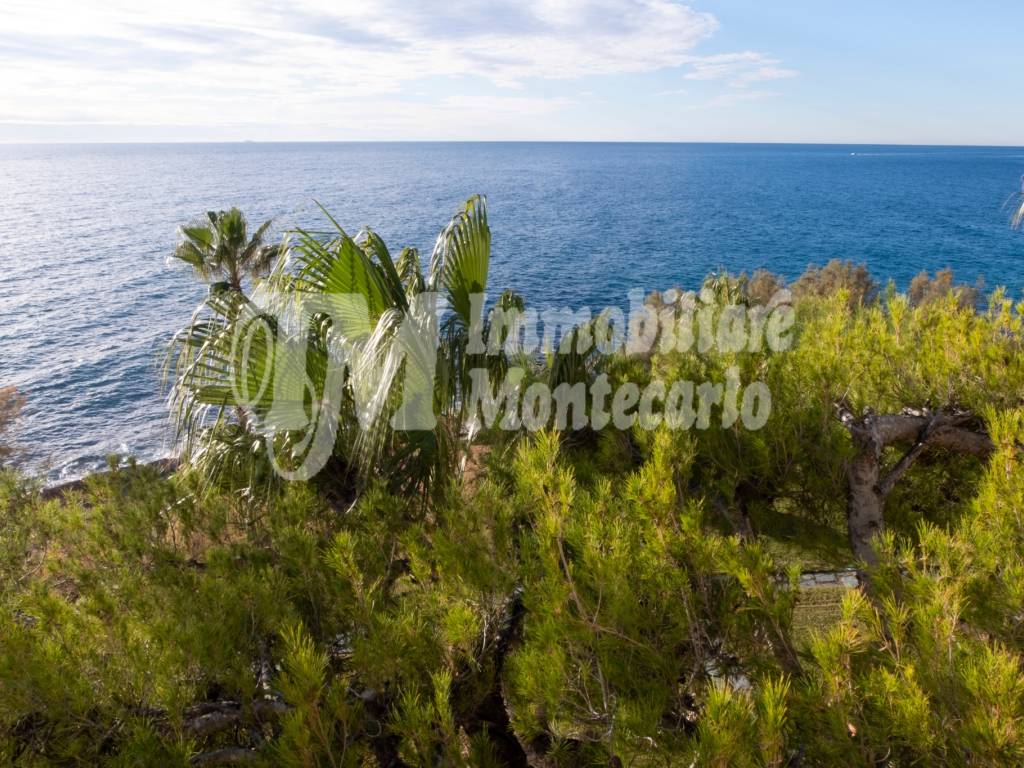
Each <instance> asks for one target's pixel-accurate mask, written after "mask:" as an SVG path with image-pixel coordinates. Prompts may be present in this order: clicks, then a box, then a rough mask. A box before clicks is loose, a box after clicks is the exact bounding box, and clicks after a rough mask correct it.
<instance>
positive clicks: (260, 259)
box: [173, 208, 281, 291]
mask: <svg viewBox="0 0 1024 768" xmlns="http://www.w3.org/2000/svg"><path fill="white" fill-rule="evenodd" d="M270 224H271V222H270V221H265V222H263V223H262V224H261V225H260V226H259V227H257V228H256V231H255V232H254V233H253V234H252V237H250V236H249V233H248V223H247V222H246V219H245V215H244V214H243V213H242V212H241V211H240V210H238V209H237V208H232V209H231V210H229V211H209V212H208V213H207V214H206V216H205V217H203V218H202V219H199V220H197V221H195V222H193V223H192V224H189V225H187V226H184V227H182V228H181V242H179V243H178V247H177V248H176V249H175V250H174V254H173V256H174V258H176V259H179V260H180V261H183V262H185V263H186V264H188V265H189V266H190V267H192V269H193V270H194V271H195V273H196V274H197V275H198V276H199V277H201V278H202V279H203V280H205V281H207V282H210V283H213V284H214V287H217V285H220V284H222V285H224V286H226V287H228V288H230V289H231V290H234V291H241V290H242V279H243V278H244V277H247V276H248V277H252V278H259V277H264V276H266V274H267V273H268V272H269V271H270V268H271V267H272V266H273V264H274V262H275V261H276V260H277V257H278V255H279V254H280V252H281V249H280V246H276V245H264V242H263V240H264V237H265V236H266V234H267V230H269V229H270Z"/></svg>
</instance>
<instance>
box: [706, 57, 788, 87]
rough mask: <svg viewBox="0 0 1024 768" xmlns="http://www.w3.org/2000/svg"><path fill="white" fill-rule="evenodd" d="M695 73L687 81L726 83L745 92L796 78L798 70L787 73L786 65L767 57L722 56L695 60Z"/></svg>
mask: <svg viewBox="0 0 1024 768" xmlns="http://www.w3.org/2000/svg"><path fill="white" fill-rule="evenodd" d="M691 64H692V66H693V70H692V71H691V72H689V73H687V75H686V79H687V80H723V81H725V82H727V83H728V84H729V85H730V86H732V87H733V88H745V87H747V86H748V85H750V84H752V83H759V82H762V81H765V80H781V79H783V78H787V77H796V75H797V74H799V73H798V72H797V71H796V70H795V69H787V68H785V67H783V66H782V62H780V61H779V60H778V59H773V58H772V57H770V56H766V55H765V54H763V53H755V52H754V51H744V52H742V53H721V54H716V55H714V56H703V57H701V58H697V59H693V60H692V62H691Z"/></svg>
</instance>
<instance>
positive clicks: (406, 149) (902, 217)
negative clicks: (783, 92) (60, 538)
mask: <svg viewBox="0 0 1024 768" xmlns="http://www.w3.org/2000/svg"><path fill="white" fill-rule="evenodd" d="M1022 173H1024V150H1022V149H997V148H933V147H864V146H857V147H843V146H796V145H788V146H787V145H774V146H770V145H769V146H762V145H686V144H661V145H659V144H609V145H602V144H277V145H267V144H230V145H118V146H114V145H108V146H33V147H28V146H17V147H16V146H0V265H2V270H0V386H5V385H14V386H16V387H18V388H19V389H21V390H22V391H23V392H24V393H26V394H27V395H28V398H29V401H28V405H27V407H26V411H25V415H24V417H23V419H22V420H21V422H20V424H19V426H18V429H17V432H16V438H17V440H18V442H19V444H20V446H21V447H22V448H23V449H24V451H25V455H26V458H27V461H28V462H29V463H30V464H31V465H32V466H33V467H35V468H36V469H38V470H40V471H44V472H46V473H47V474H48V475H49V477H50V479H51V480H57V479H60V478H66V477H74V476H77V475H80V474H83V473H84V472H87V471H89V470H90V469H92V468H94V467H97V466H100V465H102V464H103V457H104V456H105V455H107V454H109V453H132V454H134V455H136V456H139V457H140V458H142V459H150V458H155V457H157V456H160V455H163V454H164V453H165V452H166V451H167V449H168V447H169V437H168V431H167V417H166V409H165V405H164V401H163V399H162V396H161V393H160V386H159V362H160V359H161V354H162V349H163V346H164V344H165V343H166V342H167V340H168V339H169V338H170V337H171V335H172V334H173V332H174V331H175V329H177V328H179V327H180V326H181V325H182V324H184V323H185V322H186V321H187V320H188V318H189V317H190V315H191V313H192V311H193V310H194V308H195V307H196V305H197V304H198V303H199V301H200V300H201V298H202V296H203V295H204V292H205V289H204V288H203V287H201V286H199V285H197V284H196V283H195V282H194V281H193V279H192V277H191V275H190V274H189V273H188V272H187V271H185V270H183V269H181V268H177V267H171V266H168V264H167V262H166V257H167V254H168V253H170V251H171V250H172V249H173V247H174V244H175V241H176V234H175V230H176V227H177V225H178V224H180V223H182V222H185V221H187V220H188V219H190V218H192V217H194V216H196V215H197V214H200V213H202V212H203V211H206V210H208V209H211V208H224V207H228V206H231V205H237V206H239V207H240V208H242V209H243V210H244V211H245V212H246V213H247V214H248V215H249V218H250V221H251V222H258V221H262V220H263V219H264V218H274V219H275V221H276V223H277V225H278V229H279V230H280V229H284V228H288V227H291V226H295V225H313V224H316V223H317V222H318V221H319V217H318V212H317V210H316V208H315V205H314V203H313V200H314V199H317V200H320V201H321V202H322V203H324V205H325V206H326V207H327V208H328V209H329V210H330V211H331V212H332V213H333V214H334V215H335V216H336V217H337V219H338V220H339V221H340V222H341V223H342V225H343V226H345V227H347V228H349V229H350V231H351V233H352V234H355V232H356V231H358V229H359V228H360V227H362V226H363V225H367V224H368V225H371V226H373V227H374V228H375V229H376V230H377V231H378V232H379V233H380V234H381V235H382V236H383V237H384V239H385V241H386V242H387V243H388V244H389V245H390V246H391V247H392V250H393V251H397V250H398V246H401V245H415V246H418V247H419V248H420V249H421V250H422V251H426V252H427V253H429V250H430V248H431V247H432V245H433V241H434V237H435V236H436V235H437V232H438V231H439V230H440V228H441V227H442V226H443V225H444V224H445V223H446V222H447V221H448V219H449V217H450V216H451V214H452V213H453V212H454V211H455V210H456V208H457V207H458V206H459V205H460V203H461V201H462V200H464V199H465V198H466V197H467V196H469V195H470V194H471V193H473V192H482V193H484V194H486V195H487V196H488V198H489V202H490V216H491V226H492V229H493V233H494V237H493V257H492V271H491V287H492V291H494V292H496V291H500V289H502V288H504V287H511V288H514V289H516V290H517V291H519V292H521V293H522V294H524V295H525V297H526V298H527V300H528V302H530V303H532V304H533V305H535V306H538V307H543V306H551V305H556V304H557V305H559V306H563V305H572V306H574V307H579V306H590V307H593V308H597V307H600V306H604V305H607V304H618V305H624V304H625V302H626V293H627V291H628V290H629V289H631V288H635V287H639V288H644V289H653V288H666V287H670V286H672V285H683V286H686V287H694V286H696V285H697V284H698V282H699V280H700V279H701V278H702V277H703V276H704V275H705V274H706V273H708V272H709V271H711V270H714V269H717V268H719V267H724V268H727V269H729V270H736V271H739V270H743V269H746V270H748V271H750V270H752V269H754V268H756V267H767V268H769V269H772V270H774V271H777V272H781V273H783V274H784V275H786V276H789V277H795V276H796V275H798V274H799V273H800V272H802V271H803V269H804V267H805V266H806V265H807V264H808V263H824V262H825V261H827V260H828V259H831V258H835V257H838V258H845V259H853V260H856V261H863V262H866V263H867V264H868V265H869V266H870V268H871V270H872V272H873V273H874V274H875V275H876V277H878V278H882V279H884V278H888V277H892V278H894V279H895V280H896V281H897V283H898V284H899V285H900V286H901V287H905V286H906V284H907V283H908V281H909V279H910V278H911V277H912V276H913V275H914V274H915V273H917V272H918V271H920V270H922V269H932V270H934V269H937V268H942V267H946V266H950V267H952V268H953V269H954V271H955V272H956V274H957V277H958V278H959V279H961V280H963V281H972V282H973V281H974V280H975V278H977V277H978V276H980V275H983V276H984V277H985V280H986V283H987V285H988V286H990V287H991V286H995V285H1006V286H1007V287H1008V288H1009V289H1010V290H1011V292H1012V293H1013V295H1015V296H1019V295H1020V294H1021V289H1022V287H1024V235H1019V234H1016V233H1013V232H1011V231H1010V230H1009V229H1008V227H1007V217H1006V214H1005V212H1004V211H1003V210H1002V206H1003V203H1004V202H1005V200H1006V199H1007V196H1008V195H1009V194H1010V193H1011V192H1013V191H1014V190H1015V189H1017V187H1018V186H1019V184H1020V178H1021V174H1022Z"/></svg>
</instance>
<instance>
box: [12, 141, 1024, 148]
mask: <svg viewBox="0 0 1024 768" xmlns="http://www.w3.org/2000/svg"><path fill="white" fill-rule="evenodd" d="M225 144H243V145H244V144H275V145H283V144H302V145H308V144H652V145H656V144H683V145H708V146H722V145H726V146H805V147H806V146H811V147H922V148H948V149H954V148H961V149H1014V150H1024V144H958V143H951V142H939V143H936V142H925V143H915V142H877V141H873V142H865V141H795V140H785V141H772V140H746V141H737V140H722V141H714V140H709V139H217V140H196V141H149V140H125V141H94V140H83V141H46V140H43V141H5V140H3V139H0V146H5V147H45V146H203V145H211V146H212V145H225Z"/></svg>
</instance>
